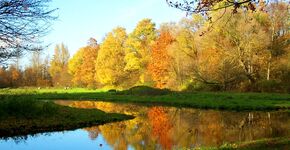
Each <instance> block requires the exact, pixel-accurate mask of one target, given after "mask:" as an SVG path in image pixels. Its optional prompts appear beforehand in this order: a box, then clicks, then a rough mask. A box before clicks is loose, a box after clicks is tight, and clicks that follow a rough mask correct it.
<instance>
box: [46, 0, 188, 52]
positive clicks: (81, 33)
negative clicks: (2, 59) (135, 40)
mask: <svg viewBox="0 0 290 150" xmlns="http://www.w3.org/2000/svg"><path fill="white" fill-rule="evenodd" d="M51 6H52V8H59V10H58V11H57V13H56V14H58V17H59V18H58V20H57V21H55V22H53V24H52V26H51V27H52V28H51V31H50V32H49V34H48V35H47V36H46V37H44V38H43V41H44V43H49V44H51V46H50V47H49V48H48V49H47V50H46V52H45V53H49V54H50V55H52V54H53V49H54V45H55V44H57V43H61V42H63V43H64V44H65V45H67V46H68V48H69V51H70V53H71V55H73V54H74V53H75V52H76V51H77V50H78V49H79V48H80V47H83V46H85V45H86V43H87V40H88V39H89V38H90V37H93V38H96V39H97V40H98V42H99V43H100V42H101V41H102V39H103V38H104V37H105V35H106V33H108V32H110V31H111V30H112V29H113V28H115V27H117V26H122V27H125V28H126V29H127V32H128V33H129V32H131V31H132V30H133V29H134V27H135V26H136V24H137V23H138V22H139V21H140V20H142V19H144V18H151V19H152V20H153V22H155V23H156V25H157V27H158V25H160V24H161V23H164V22H171V21H175V22H177V21H179V20H180V19H181V18H182V17H185V15H186V14H185V12H182V11H180V10H177V9H175V8H171V7H169V6H168V5H167V3H166V1H165V0H53V1H52V2H51Z"/></svg>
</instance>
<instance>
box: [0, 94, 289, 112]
mask: <svg viewBox="0 0 290 150" xmlns="http://www.w3.org/2000/svg"><path fill="white" fill-rule="evenodd" d="M150 90H151V91H150ZM148 91H149V92H148ZM15 96H20V97H22V98H24V99H37V100H98V101H112V102H124V103H128V102H129V103H137V104H142V105H166V106H175V107H192V108H202V109H220V110H237V111H243V110H279V109H284V110H289V108H290V94H279V93H230V92H169V91H159V92H154V91H152V89H149V90H148V89H145V90H144V89H135V90H128V91H122V92H116V91H111V92H106V91H104V90H87V89H68V90H64V89H1V90H0V98H1V99H4V98H8V99H9V97H15Z"/></svg>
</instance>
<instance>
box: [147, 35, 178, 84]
mask: <svg viewBox="0 0 290 150" xmlns="http://www.w3.org/2000/svg"><path fill="white" fill-rule="evenodd" d="M173 40H174V39H173V37H172V36H171V35H170V33H169V31H161V33H160V36H159V37H158V39H157V40H156V42H155V44H154V45H153V49H152V54H151V57H152V59H151V62H150V64H149V66H148V69H149V72H150V73H151V76H152V79H153V81H155V82H156V87H157V88H165V87H166V84H167V83H168V80H169V78H170V63H171V57H170V56H169V55H168V52H167V49H168V47H169V46H170V44H171V43H172V42H173Z"/></svg>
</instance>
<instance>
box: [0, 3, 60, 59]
mask: <svg viewBox="0 0 290 150" xmlns="http://www.w3.org/2000/svg"><path fill="white" fill-rule="evenodd" d="M49 2H50V0H2V1H1V2H0V43H1V47H0V63H2V62H4V61H6V60H7V59H10V58H14V57H17V56H19V55H20V54H22V52H23V51H28V50H34V45H35V44H38V43H39V38H40V37H42V36H43V35H45V33H47V31H48V27H49V26H50V21H52V20H54V19H56V17H54V16H53V12H54V11H55V10H56V9H50V8H49V6H48V4H49Z"/></svg>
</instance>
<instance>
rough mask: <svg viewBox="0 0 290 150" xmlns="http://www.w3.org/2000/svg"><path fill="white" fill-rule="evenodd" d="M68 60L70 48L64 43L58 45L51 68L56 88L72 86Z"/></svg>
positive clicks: (50, 71)
mask: <svg viewBox="0 0 290 150" xmlns="http://www.w3.org/2000/svg"><path fill="white" fill-rule="evenodd" d="M68 60H69V51H68V48H67V47H66V46H65V45H64V44H63V43H62V44H58V45H56V46H55V49H54V55H53V58H52V60H51V62H50V68H49V73H50V75H51V77H52V79H53V84H54V86H68V85H69V84H70V75H69V74H68V70H67V69H68V66H67V65H68Z"/></svg>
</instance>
